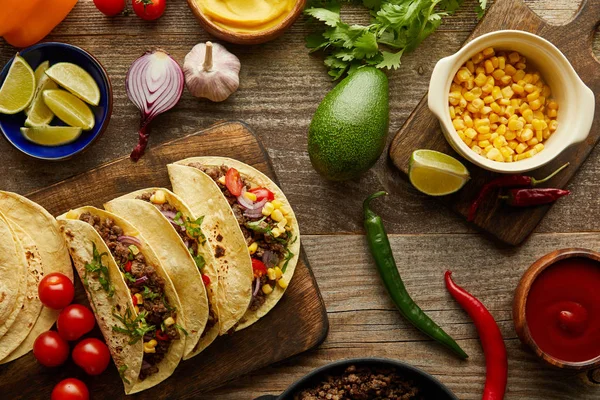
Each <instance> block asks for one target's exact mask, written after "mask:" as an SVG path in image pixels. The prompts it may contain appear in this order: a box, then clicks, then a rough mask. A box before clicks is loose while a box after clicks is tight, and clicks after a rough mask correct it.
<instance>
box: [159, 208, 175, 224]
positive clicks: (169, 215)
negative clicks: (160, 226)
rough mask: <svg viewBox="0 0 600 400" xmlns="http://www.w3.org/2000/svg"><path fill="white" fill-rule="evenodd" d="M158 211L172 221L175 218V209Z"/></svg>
mask: <svg viewBox="0 0 600 400" xmlns="http://www.w3.org/2000/svg"><path fill="white" fill-rule="evenodd" d="M160 212H161V213H162V215H164V216H165V217H167V218H168V219H169V220H171V221H174V220H175V216H176V215H177V213H176V212H175V211H163V210H160Z"/></svg>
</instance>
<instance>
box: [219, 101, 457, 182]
mask: <svg viewBox="0 0 600 400" xmlns="http://www.w3.org/2000/svg"><path fill="white" fill-rule="evenodd" d="M458 94H459V95H460V92H458ZM217 181H218V182H219V183H220V184H221V185H225V175H223V176H222V177H220V178H219V179H217Z"/></svg>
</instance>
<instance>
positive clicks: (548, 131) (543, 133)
mask: <svg viewBox="0 0 600 400" xmlns="http://www.w3.org/2000/svg"><path fill="white" fill-rule="evenodd" d="M550 135H551V133H550V129H544V130H543V131H542V137H543V138H544V140H546V139H548V138H549V137H550Z"/></svg>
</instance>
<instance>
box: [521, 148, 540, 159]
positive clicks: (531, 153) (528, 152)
mask: <svg viewBox="0 0 600 400" xmlns="http://www.w3.org/2000/svg"><path fill="white" fill-rule="evenodd" d="M523 154H524V155H525V158H531V157H533V156H535V155H536V154H537V151H535V150H534V149H531V150H528V151H526V152H525V153H523Z"/></svg>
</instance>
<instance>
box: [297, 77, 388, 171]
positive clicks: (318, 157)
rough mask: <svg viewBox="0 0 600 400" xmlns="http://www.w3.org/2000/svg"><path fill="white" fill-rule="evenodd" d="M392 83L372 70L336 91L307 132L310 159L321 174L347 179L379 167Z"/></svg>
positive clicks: (341, 83)
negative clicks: (389, 90) (389, 86)
mask: <svg viewBox="0 0 600 400" xmlns="http://www.w3.org/2000/svg"><path fill="white" fill-rule="evenodd" d="M389 108H390V106H389V102H388V80H387V77H386V76H385V74H384V73H383V72H382V71H380V70H378V69H376V68H373V67H364V68H360V69H358V70H356V71H355V72H354V73H352V74H351V75H349V76H347V77H346V78H345V79H344V80H342V81H341V82H340V83H339V84H338V85H337V86H336V87H335V88H333V90H331V91H330V92H329V93H327V95H326V96H325V98H324V99H323V101H322V102H321V104H319V107H318V108H317V111H316V112H315V115H314V116H313V119H312V122H311V124H310V127H309V129H308V155H309V156H310V161H311V163H312V165H313V167H314V168H315V170H317V172H318V173H319V174H321V175H322V176H324V177H325V178H327V179H330V180H334V181H343V180H347V179H353V178H356V177H358V176H359V175H360V174H362V173H363V172H365V171H367V170H368V169H369V168H371V167H372V166H373V164H375V162H376V161H377V159H378V158H379V156H380V155H381V153H382V152H383V149H384V147H385V145H386V136H387V133H388V127H389V119H390V112H389Z"/></svg>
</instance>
